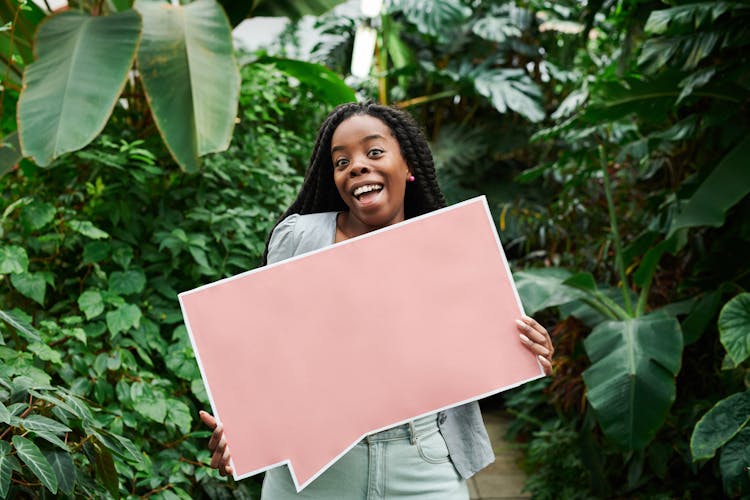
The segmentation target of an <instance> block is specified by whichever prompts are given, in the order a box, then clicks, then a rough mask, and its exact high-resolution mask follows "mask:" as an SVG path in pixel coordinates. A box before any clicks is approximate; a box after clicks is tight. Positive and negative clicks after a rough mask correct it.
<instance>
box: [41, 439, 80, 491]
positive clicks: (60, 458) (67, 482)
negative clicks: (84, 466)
mask: <svg viewBox="0 0 750 500" xmlns="http://www.w3.org/2000/svg"><path fill="white" fill-rule="evenodd" d="M44 456H45V457H46V458H47V461H48V462H49V463H50V465H51V466H52V470H54V471H55V476H57V482H58V486H59V488H60V491H61V492H63V493H65V494H66V495H72V494H73V488H74V487H75V483H76V468H75V465H74V464H73V458H72V457H71V456H70V453H69V452H66V451H59V450H54V451H45V452H44Z"/></svg>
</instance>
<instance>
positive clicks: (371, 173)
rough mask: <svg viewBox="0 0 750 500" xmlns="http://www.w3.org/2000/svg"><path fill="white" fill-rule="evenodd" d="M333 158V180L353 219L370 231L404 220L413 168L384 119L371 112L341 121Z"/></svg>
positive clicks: (332, 140) (337, 131)
mask: <svg viewBox="0 0 750 500" xmlns="http://www.w3.org/2000/svg"><path fill="white" fill-rule="evenodd" d="M331 160H332V162H333V181H334V183H335V184H336V188H337V189H338V192H339V195H340V196H341V199H343V200H344V203H346V206H347V207H349V219H350V223H352V224H354V225H355V226H358V225H362V226H363V227H361V229H364V230H366V231H371V230H373V229H377V228H380V227H384V226H388V225H390V224H395V223H397V222H401V221H402V220H404V193H405V192H406V182H407V179H408V178H409V176H410V175H411V172H410V170H409V167H408V165H407V164H406V161H405V160H404V158H403V157H402V156H401V148H400V147H399V144H398V141H397V140H396V138H395V137H394V136H393V133H392V132H391V129H390V128H389V127H388V126H387V125H386V124H385V123H383V122H382V121H380V120H379V119H378V118H375V117H373V116H369V115H354V116H352V117H349V118H347V119H346V120H344V121H343V122H341V123H340V124H339V126H338V128H336V130H335V132H334V133H333V138H332V139H331ZM351 219H353V220H351ZM358 229H359V228H358Z"/></svg>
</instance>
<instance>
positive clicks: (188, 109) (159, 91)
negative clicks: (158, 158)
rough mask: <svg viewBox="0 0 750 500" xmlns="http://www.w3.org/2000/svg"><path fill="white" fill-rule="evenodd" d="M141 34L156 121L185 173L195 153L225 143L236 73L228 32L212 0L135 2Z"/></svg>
mask: <svg viewBox="0 0 750 500" xmlns="http://www.w3.org/2000/svg"><path fill="white" fill-rule="evenodd" d="M135 9H136V10H138V11H139V12H140V13H141V15H142V16H143V35H142V39H141V44H140V46H139V48H138V56H137V57H138V68H139V70H140V72H141V80H142V81H143V87H144V89H145V90H146V96H147V97H148V100H149V102H150V104H151V112H152V114H153V116H154V121H155V122H156V125H157V127H158V129H159V132H160V133H161V135H162V137H163V138H164V142H165V143H166V145H167V148H168V149H169V151H170V152H171V153H172V156H173V157H174V158H175V160H176V161H177V163H178V164H179V165H180V166H181V167H182V168H183V169H185V170H186V171H191V172H192V171H196V170H197V169H198V166H199V160H198V157H199V156H200V155H203V154H206V153H210V152H213V151H222V150H224V149H226V148H227V147H228V146H229V141H230V139H231V138H232V128H233V127H234V120H235V117H236V115H237V98H238V95H239V88H240V75H239V70H238V69H237V63H236V61H235V58H234V52H233V48H232V32H231V28H230V26H229V23H228V22H227V18H226V15H225V14H224V11H223V10H222V9H221V6H220V5H219V4H218V3H216V2H215V1H214V0H197V1H195V2H193V3H190V4H188V5H172V4H166V3H164V2H157V1H152V0H138V1H137V2H136V3H135Z"/></svg>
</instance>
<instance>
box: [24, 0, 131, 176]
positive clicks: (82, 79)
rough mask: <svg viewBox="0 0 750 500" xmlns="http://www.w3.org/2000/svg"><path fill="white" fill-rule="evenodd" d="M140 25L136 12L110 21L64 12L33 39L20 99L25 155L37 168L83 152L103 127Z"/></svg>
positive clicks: (129, 60) (49, 22) (123, 74)
mask: <svg viewBox="0 0 750 500" xmlns="http://www.w3.org/2000/svg"><path fill="white" fill-rule="evenodd" d="M140 27H141V22H140V18H139V17H138V14H137V13H136V12H134V11H132V10H131V11H125V12H120V13H118V14H113V15H110V16H96V17H92V16H88V15H84V14H80V13H78V12H63V13H62V14H58V15H55V16H52V17H50V18H49V19H47V20H46V21H45V22H43V23H42V25H41V26H40V28H39V31H38V33H37V36H36V45H35V47H36V53H37V60H36V61H34V62H33V63H32V64H30V65H29V66H28V67H27V68H26V72H25V74H24V89H23V91H22V92H21V96H20V98H19V100H18V127H19V131H20V142H21V147H22V149H23V152H24V156H31V157H33V158H34V160H35V161H36V162H37V163H38V164H40V165H47V164H49V162H50V161H52V159H54V158H55V157H57V156H59V155H61V154H63V153H65V152H68V151H75V150H77V149H80V148H82V147H84V146H85V145H86V144H88V143H89V142H91V140H93V139H94V137H96V136H97V135H98V134H99V132H100V131H101V130H102V129H103V128H104V125H105V124H106V123H107V119H108V118H109V115H110V114H111V113H112V109H113V108H114V106H115V103H116V102H117V98H118V97H119V96H120V93H121V92H122V89H123V87H124V85H125V81H126V76H127V73H128V70H129V69H130V68H131V66H132V63H133V57H134V56H135V48H136V45H137V44H138V35H139V32H140Z"/></svg>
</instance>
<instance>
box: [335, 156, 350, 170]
mask: <svg viewBox="0 0 750 500" xmlns="http://www.w3.org/2000/svg"><path fill="white" fill-rule="evenodd" d="M348 163H349V160H347V159H346V158H339V159H338V160H336V163H334V166H335V167H336V168H341V167H345V166H346V165H347V164H348Z"/></svg>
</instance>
